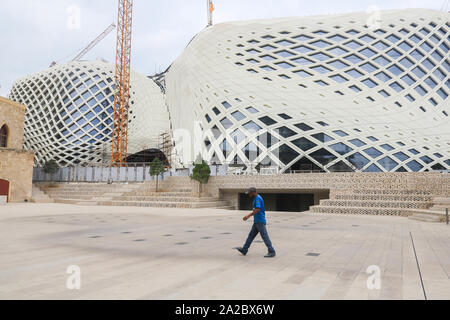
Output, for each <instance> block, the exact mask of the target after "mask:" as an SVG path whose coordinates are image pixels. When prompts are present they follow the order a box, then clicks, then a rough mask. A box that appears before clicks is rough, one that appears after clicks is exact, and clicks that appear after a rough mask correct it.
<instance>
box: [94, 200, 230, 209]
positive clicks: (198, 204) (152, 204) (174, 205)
mask: <svg viewBox="0 0 450 320" xmlns="http://www.w3.org/2000/svg"><path fill="white" fill-rule="evenodd" d="M97 204H98V205H101V206H118V207H153V208H197V209H201V208H220V207H222V208H223V207H226V206H227V205H228V204H227V202H226V201H213V202H154V201H116V200H112V201H99V202H98V203H97Z"/></svg>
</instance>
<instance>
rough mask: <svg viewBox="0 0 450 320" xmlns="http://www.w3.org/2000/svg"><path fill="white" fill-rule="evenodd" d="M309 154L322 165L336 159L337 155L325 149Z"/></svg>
mask: <svg viewBox="0 0 450 320" xmlns="http://www.w3.org/2000/svg"><path fill="white" fill-rule="evenodd" d="M310 156H311V157H312V158H313V159H314V160H316V161H317V162H319V163H321V164H322V165H324V166H326V165H327V164H329V163H330V162H332V161H334V160H336V159H337V157H336V156H335V155H333V154H331V153H330V152H329V151H328V150H326V149H320V150H318V151H316V152H314V153H312V154H310Z"/></svg>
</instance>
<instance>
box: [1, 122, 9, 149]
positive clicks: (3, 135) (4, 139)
mask: <svg viewBox="0 0 450 320" xmlns="http://www.w3.org/2000/svg"><path fill="white" fill-rule="evenodd" d="M6 147H8V127H7V126H6V124H4V125H3V126H2V127H1V128H0V148H6Z"/></svg>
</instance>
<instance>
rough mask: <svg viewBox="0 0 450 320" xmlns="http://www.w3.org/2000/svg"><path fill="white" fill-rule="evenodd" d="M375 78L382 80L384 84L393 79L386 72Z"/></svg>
mask: <svg viewBox="0 0 450 320" xmlns="http://www.w3.org/2000/svg"><path fill="white" fill-rule="evenodd" d="M375 77H377V78H378V79H380V80H381V81H383V82H387V81H389V80H391V79H392V77H391V76H390V75H388V74H387V73H385V72H384V71H381V72H379V73H377V74H376V75H375Z"/></svg>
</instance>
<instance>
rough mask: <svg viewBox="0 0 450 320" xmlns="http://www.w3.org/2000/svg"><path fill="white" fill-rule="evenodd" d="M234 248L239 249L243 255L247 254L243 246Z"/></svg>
mask: <svg viewBox="0 0 450 320" xmlns="http://www.w3.org/2000/svg"><path fill="white" fill-rule="evenodd" d="M234 249H236V250H237V251H239V252H240V253H241V254H242V255H243V256H246V255H247V251H245V250H244V248H234Z"/></svg>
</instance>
